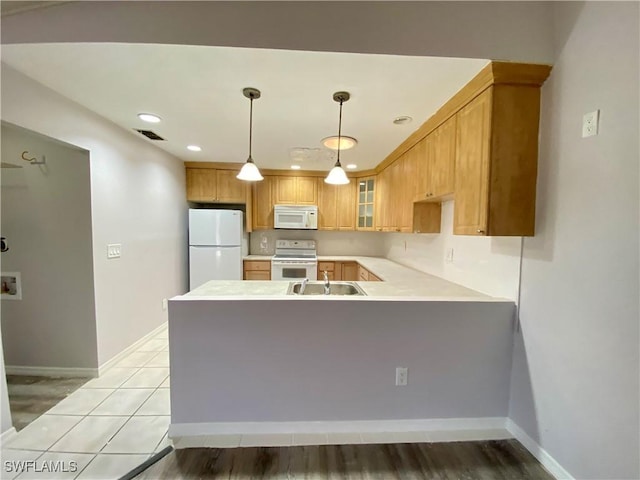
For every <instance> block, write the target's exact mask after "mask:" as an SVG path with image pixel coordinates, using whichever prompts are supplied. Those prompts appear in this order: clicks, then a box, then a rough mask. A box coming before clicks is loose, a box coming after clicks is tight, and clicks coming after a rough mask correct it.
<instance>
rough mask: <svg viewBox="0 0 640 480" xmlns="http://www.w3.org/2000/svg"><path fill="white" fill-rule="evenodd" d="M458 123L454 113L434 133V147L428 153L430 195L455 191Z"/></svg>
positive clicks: (436, 195) (441, 194)
mask: <svg viewBox="0 0 640 480" xmlns="http://www.w3.org/2000/svg"><path fill="white" fill-rule="evenodd" d="M456 123H457V118H456V116H455V115H454V116H453V117H451V118H450V119H449V120H447V121H446V122H444V123H443V124H442V125H440V126H439V127H438V128H437V129H436V130H435V131H434V132H433V134H432V135H433V137H434V139H433V140H434V141H433V144H434V148H433V151H432V152H431V154H430V155H427V160H428V162H429V176H428V177H427V178H428V180H429V181H428V183H427V193H429V196H430V197H443V196H444V195H449V194H451V193H453V191H454V183H455V178H454V172H455V161H456Z"/></svg>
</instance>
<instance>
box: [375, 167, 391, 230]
mask: <svg viewBox="0 0 640 480" xmlns="http://www.w3.org/2000/svg"><path fill="white" fill-rule="evenodd" d="M390 171H391V170H390V168H389V167H387V168H385V169H384V170H383V171H381V172H380V173H379V174H378V175H377V176H376V191H375V197H376V203H375V206H374V208H375V211H376V214H375V216H374V224H375V228H376V230H377V231H378V232H386V231H388V229H389V225H390V218H389V211H390V196H391V194H390V182H389V179H390Z"/></svg>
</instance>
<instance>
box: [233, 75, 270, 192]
mask: <svg viewBox="0 0 640 480" xmlns="http://www.w3.org/2000/svg"><path fill="white" fill-rule="evenodd" d="M242 93H243V94H244V96H245V97H247V98H248V99H249V100H250V101H251V107H249V158H247V161H246V162H245V164H244V165H243V166H242V168H241V169H240V173H238V175H236V178H237V179H239V180H245V181H247V182H257V181H259V180H263V178H264V177H263V176H262V175H261V174H260V170H258V167H257V166H256V164H255V163H253V158H251V140H252V133H253V101H254V100H255V99H257V98H260V90H258V89H257V88H249V87H247V88H245V89H243V90H242Z"/></svg>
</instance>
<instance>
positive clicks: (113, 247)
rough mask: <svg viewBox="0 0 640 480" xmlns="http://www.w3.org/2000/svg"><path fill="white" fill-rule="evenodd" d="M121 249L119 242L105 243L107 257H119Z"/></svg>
mask: <svg viewBox="0 0 640 480" xmlns="http://www.w3.org/2000/svg"><path fill="white" fill-rule="evenodd" d="M121 251H122V244H121V243H110V244H109V245H107V258H120V253H121Z"/></svg>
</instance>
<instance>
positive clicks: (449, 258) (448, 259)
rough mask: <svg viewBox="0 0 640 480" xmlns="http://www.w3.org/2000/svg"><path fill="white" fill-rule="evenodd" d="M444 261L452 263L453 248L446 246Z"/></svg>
mask: <svg viewBox="0 0 640 480" xmlns="http://www.w3.org/2000/svg"><path fill="white" fill-rule="evenodd" d="M444 261H445V262H447V263H453V248H447V254H446V255H445V257H444Z"/></svg>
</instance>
